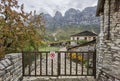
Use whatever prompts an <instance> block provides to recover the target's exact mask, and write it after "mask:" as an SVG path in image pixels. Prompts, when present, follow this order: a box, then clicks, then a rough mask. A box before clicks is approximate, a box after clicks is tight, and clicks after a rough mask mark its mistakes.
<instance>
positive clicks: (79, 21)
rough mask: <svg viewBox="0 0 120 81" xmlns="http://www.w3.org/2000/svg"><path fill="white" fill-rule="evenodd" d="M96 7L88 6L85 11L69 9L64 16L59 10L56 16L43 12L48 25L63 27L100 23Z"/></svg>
mask: <svg viewBox="0 0 120 81" xmlns="http://www.w3.org/2000/svg"><path fill="white" fill-rule="evenodd" d="M95 13H96V7H87V8H85V9H84V10H83V11H79V10H76V9H73V8H71V9H69V10H67V11H66V12H65V15H64V16H62V14H61V12H59V11H57V12H56V14H55V16H54V17H52V16H50V15H49V14H43V19H44V20H45V25H46V27H62V26H67V25H91V24H95V25H99V18H98V17H95Z"/></svg>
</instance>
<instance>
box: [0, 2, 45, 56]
mask: <svg viewBox="0 0 120 81" xmlns="http://www.w3.org/2000/svg"><path fill="white" fill-rule="evenodd" d="M34 15H35V12H34ZM41 21H42V19H41V16H40V15H39V16H37V17H36V18H32V12H30V13H25V12H24V5H23V4H22V5H18V1H17V0H1V3H0V58H1V57H3V56H4V54H7V53H11V52H21V51H22V50H33V49H37V48H38V47H39V46H40V44H41V43H42V33H43V32H44V25H43V24H42V22H41ZM37 30H39V32H38V31H37Z"/></svg>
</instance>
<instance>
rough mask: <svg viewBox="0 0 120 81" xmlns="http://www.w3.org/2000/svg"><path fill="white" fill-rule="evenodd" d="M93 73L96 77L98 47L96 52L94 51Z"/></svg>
mask: <svg viewBox="0 0 120 81" xmlns="http://www.w3.org/2000/svg"><path fill="white" fill-rule="evenodd" d="M93 75H94V78H96V49H95V52H93Z"/></svg>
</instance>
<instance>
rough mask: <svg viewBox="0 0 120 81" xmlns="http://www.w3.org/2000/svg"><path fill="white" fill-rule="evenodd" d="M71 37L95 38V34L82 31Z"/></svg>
mask: <svg viewBox="0 0 120 81" xmlns="http://www.w3.org/2000/svg"><path fill="white" fill-rule="evenodd" d="M71 36H97V34H95V33H93V32H90V31H83V32H80V33H77V34H74V35H71Z"/></svg>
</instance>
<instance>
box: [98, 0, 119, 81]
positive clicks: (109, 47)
mask: <svg viewBox="0 0 120 81" xmlns="http://www.w3.org/2000/svg"><path fill="white" fill-rule="evenodd" d="M96 15H97V16H100V20H101V27H100V34H99V40H98V44H97V73H98V74H99V75H102V76H99V75H98V78H99V79H98V80H97V81H107V79H110V80H109V81H120V0H98V6H97V12H96ZM101 71H102V72H103V73H104V74H102V72H101ZM103 77H104V78H103ZM113 77H114V78H113ZM101 78H103V80H102V79H101ZM115 78H116V79H115ZM113 79H114V80H113Z"/></svg>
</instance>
